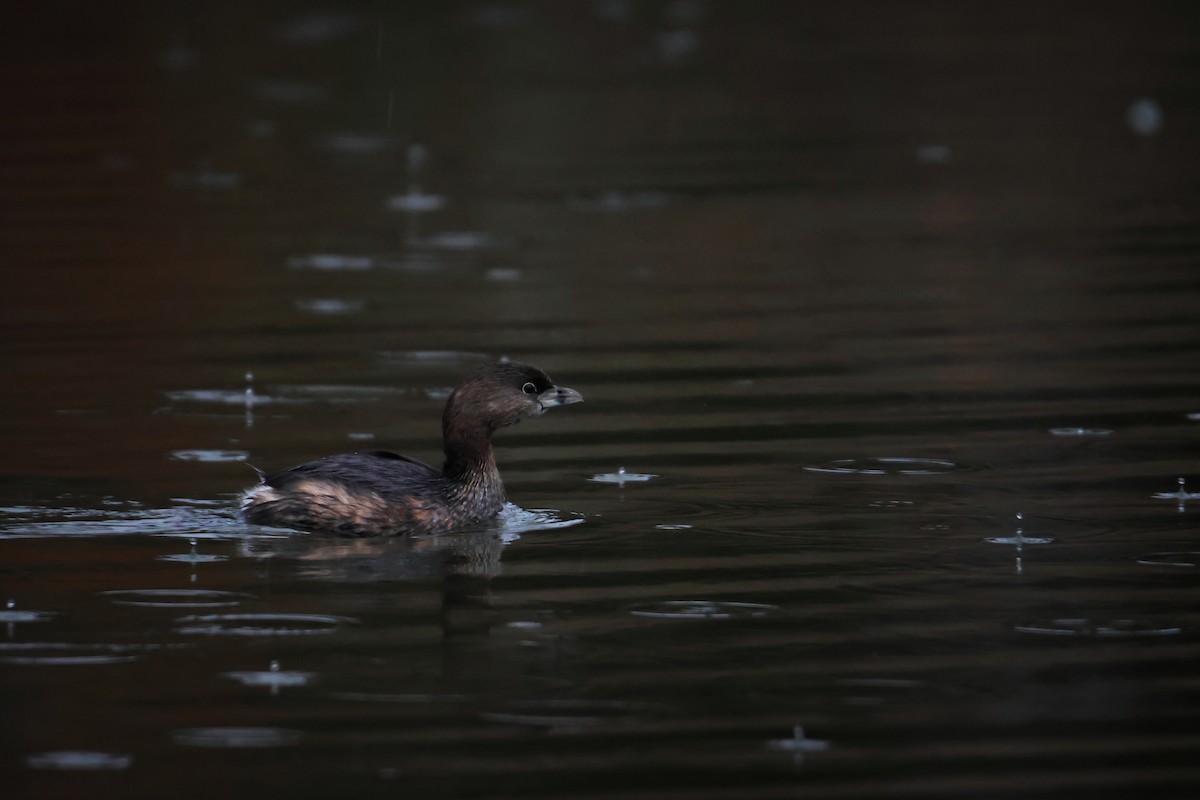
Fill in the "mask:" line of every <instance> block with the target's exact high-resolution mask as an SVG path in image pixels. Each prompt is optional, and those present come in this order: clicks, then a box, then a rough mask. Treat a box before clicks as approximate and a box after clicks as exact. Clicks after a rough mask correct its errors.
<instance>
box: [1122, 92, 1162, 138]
mask: <svg viewBox="0 0 1200 800" xmlns="http://www.w3.org/2000/svg"><path fill="white" fill-rule="evenodd" d="M1125 122H1126V123H1127V124H1128V125H1129V127H1130V129H1131V130H1132V131H1133V132H1134V133H1136V134H1138V135H1140V136H1153V135H1154V134H1156V133H1158V132H1159V131H1160V130H1162V126H1163V111H1162V107H1161V106H1159V104H1158V103H1157V102H1156V101H1155V100H1154V99H1153V98H1150V97H1139V98H1138V99H1137V100H1134V101H1133V102H1132V103H1130V104H1129V108H1127V109H1126V110H1125Z"/></svg>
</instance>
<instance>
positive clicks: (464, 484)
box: [242, 363, 583, 536]
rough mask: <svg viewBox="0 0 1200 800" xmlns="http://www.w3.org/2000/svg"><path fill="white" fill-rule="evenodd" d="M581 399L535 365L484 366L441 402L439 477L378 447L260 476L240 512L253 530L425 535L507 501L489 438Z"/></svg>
mask: <svg viewBox="0 0 1200 800" xmlns="http://www.w3.org/2000/svg"><path fill="white" fill-rule="evenodd" d="M582 400H583V396H582V395H580V394H579V392H577V391H575V390H574V389H567V388H563V387H559V386H555V385H554V383H553V382H552V381H551V380H550V378H549V376H547V375H546V373H544V372H542V371H541V370H540V369H537V368H536V367H530V366H527V365H524V364H514V363H507V364H488V365H486V366H483V367H480V368H479V369H477V370H475V371H474V372H472V373H471V374H470V375H468V376H467V377H466V378H465V379H464V380H463V382H462V384H461V385H460V386H459V387H458V388H457V389H455V390H454V392H453V393H452V394H451V395H450V399H449V400H447V401H446V410H445V412H444V413H443V414H442V443H443V445H442V446H443V450H444V452H445V454H446V461H445V464H444V465H443V467H442V469H441V470H440V471H439V470H436V469H434V468H433V467H431V466H429V465H428V464H425V463H424V462H421V461H417V460H416V459H412V458H408V457H406V456H400V455H396V454H395V453H389V452H385V451H376V452H372V453H347V454H343V455H336V456H328V457H326V458H321V459H318V460H316V461H310V462H308V463H306V464H300V465H299V466H295V467H292V468H290V469H286V470H283V471H282V472H277V473H275V474H273V475H267V476H264V477H263V480H262V483H261V484H259V485H258V486H255V487H254V488H252V489H250V490H249V491H247V492H246V493H245V495H244V496H243V498H242V514H243V515H244V516H245V518H246V521H248V522H252V523H255V524H257V525H274V526H279V527H285V528H296V529H299V530H307V531H322V532H328V533H335V534H339V535H342V536H396V535H400V534H408V533H433V532H438V531H445V530H449V529H451V528H455V527H458V526H460V525H464V524H467V523H470V522H478V521H480V520H484V519H488V518H490V517H493V516H495V515H496V514H497V513H499V511H500V509H501V508H503V507H504V503H505V496H504V484H503V482H502V481H501V480H500V471H499V470H498V469H497V468H496V460H495V457H494V455H493V453H492V434H493V433H495V432H496V431H497V430H499V429H500V428H504V427H507V426H509V425H513V424H516V423H517V422H520V421H521V420H522V419H526V418H528V417H537V416H540V415H541V414H542V413H544V412H545V411H546V409H548V408H553V407H554V406H561V405H568V404H570V403H578V402H580V401H582Z"/></svg>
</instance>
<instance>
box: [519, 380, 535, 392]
mask: <svg viewBox="0 0 1200 800" xmlns="http://www.w3.org/2000/svg"><path fill="white" fill-rule="evenodd" d="M521 391H522V392H524V393H525V394H537V387H536V386H534V385H533V383H531V382H529V381H526V382H525V385H524V386H522V387H521Z"/></svg>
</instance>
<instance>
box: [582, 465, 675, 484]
mask: <svg viewBox="0 0 1200 800" xmlns="http://www.w3.org/2000/svg"><path fill="white" fill-rule="evenodd" d="M657 477H658V476H657V475H654V474H651V473H648V472H626V471H625V468H624V467H620V468H618V469H617V471H616V472H605V473H601V474H599V475H593V476H592V477H591V478H589V479H588V480H591V481H595V482H596V483H615V484H617V485H618V486H624V485H625V484H627V483H641V482H644V481H648V480H650V479H652V478H657Z"/></svg>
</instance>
